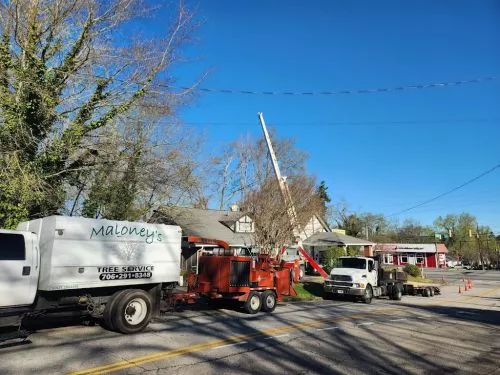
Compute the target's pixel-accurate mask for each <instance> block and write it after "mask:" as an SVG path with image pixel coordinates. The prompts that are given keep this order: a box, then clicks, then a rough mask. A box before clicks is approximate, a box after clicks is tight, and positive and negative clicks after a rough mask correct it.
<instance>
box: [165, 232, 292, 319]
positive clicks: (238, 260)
mask: <svg viewBox="0 0 500 375" xmlns="http://www.w3.org/2000/svg"><path fill="white" fill-rule="evenodd" d="M210 241H212V242H213V241H214V240H207V239H199V238H195V237H189V241H188V242H191V243H193V242H203V243H207V242H210ZM215 242H216V243H217V244H218V245H219V247H217V248H212V249H210V250H209V251H203V252H202V254H201V255H200V256H199V259H198V273H195V272H191V273H189V274H188V277H187V283H188V289H187V293H186V294H183V295H177V296H176V297H174V298H175V299H176V300H181V299H182V300H184V301H187V302H192V301H194V300H195V299H196V298H197V297H198V296H205V297H208V298H211V299H226V300H233V301H240V302H242V303H244V307H245V310H246V311H247V312H248V313H250V314H255V313H257V312H258V311H260V310H262V311H265V312H272V311H273V310H274V309H275V308H276V304H277V302H278V301H282V300H283V297H284V296H296V295H297V294H296V292H295V290H294V289H293V283H294V281H298V280H293V276H292V275H298V274H299V273H298V264H297V265H296V266H295V267H296V268H297V269H296V270H295V272H293V267H290V266H288V267H285V266H284V262H278V261H276V260H275V259H273V258H271V257H270V256H269V255H264V254H259V255H241V254H237V250H235V249H231V248H229V245H228V244H227V243H225V242H223V241H215Z"/></svg>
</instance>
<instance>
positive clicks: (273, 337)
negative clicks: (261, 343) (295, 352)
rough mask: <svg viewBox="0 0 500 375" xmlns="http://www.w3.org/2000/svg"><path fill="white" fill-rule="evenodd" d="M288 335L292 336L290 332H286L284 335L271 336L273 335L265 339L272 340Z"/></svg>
mask: <svg viewBox="0 0 500 375" xmlns="http://www.w3.org/2000/svg"><path fill="white" fill-rule="evenodd" d="M286 336H290V334H289V333H286V334H284V335H278V336H271V337H266V338H265V340H271V339H277V338H278V337H286Z"/></svg>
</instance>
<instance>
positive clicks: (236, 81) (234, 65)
mask: <svg viewBox="0 0 500 375" xmlns="http://www.w3.org/2000/svg"><path fill="white" fill-rule="evenodd" d="M188 4H190V5H191V6H196V7H197V16H198V19H200V20H202V25H201V27H200V29H199V30H198V31H197V37H199V39H200V40H199V42H198V43H197V44H196V45H194V46H192V47H190V50H189V55H190V56H193V57H196V59H194V60H192V61H191V62H189V63H187V64H185V65H184V66H183V67H182V68H180V69H178V73H179V84H180V85H183V84H186V85H187V84H190V83H192V82H193V80H194V79H195V78H196V77H197V76H198V75H199V74H200V73H202V72H203V71H206V70H207V69H212V70H211V73H210V75H209V76H208V77H207V79H206V80H205V81H204V82H203V84H202V87H206V88H213V89H236V90H255V91H280V90H281V91H286V90H290V91H329V90H332V91H335V90H342V89H370V88H386V87H387V88H389V87H395V86H401V85H415V84H425V83H436V82H448V81H456V80H462V79H464V80H465V79H472V78H478V77H487V76H495V75H496V76H499V77H500V2H498V1H486V0H484V1H458V0H453V1H416V2H408V1H405V2H402V1H377V2H375V1H333V0H332V1H308V2H306V1H263V0H259V1H220V0H219V1H199V2H188ZM151 25H152V27H156V26H155V25H158V20H156V21H154V22H152V23H151ZM259 111H262V112H263V113H264V116H265V119H266V122H267V123H268V125H272V126H274V127H275V128H276V129H277V131H278V134H279V135H286V136H293V137H295V138H296V140H297V146H298V147H299V148H301V149H303V150H306V151H307V152H308V153H309V160H308V168H309V171H310V172H311V173H313V174H314V175H315V176H316V177H317V179H318V181H320V180H325V182H326V184H327V186H328V187H329V193H330V195H331V196H332V198H333V199H334V201H338V200H339V199H345V200H347V202H349V203H350V205H351V208H352V209H353V210H354V211H358V212H366V211H369V212H373V213H384V214H386V215H390V214H392V213H395V212H398V211H401V210H403V209H406V208H408V207H410V206H413V205H414V204H416V203H419V202H422V201H425V200H427V199H429V198H432V197H434V196H436V195H438V194H440V193H443V192H444V191H447V190H449V189H451V188H453V187H455V186H458V185H460V184H462V183H463V182H465V181H467V180H469V179H471V178H473V177H475V176H476V175H479V174H480V173H482V172H484V171H486V170H488V169H490V168H491V167H493V166H495V165H497V164H499V163H500V79H498V80H495V81H490V82H482V83H475V84H466V85H465V84H464V85H461V86H453V87H447V88H434V89H425V90H409V91H396V92H387V93H373V94H349V95H333V96H321V95H315V96H266V95H241V94H223V93H207V94H203V95H202V96H200V97H199V98H198V99H197V100H196V101H195V102H194V103H193V104H192V105H190V106H189V107H187V108H186V109H184V110H183V111H182V112H181V117H182V119H183V120H184V121H185V122H186V123H188V124H192V126H195V127H196V128H197V129H199V130H200V131H204V132H206V133H207V134H208V142H209V145H210V146H209V147H210V148H212V149H213V148H216V147H218V146H219V145H222V144H223V143H226V142H228V141H231V140H234V139H236V138H238V137H239V136H240V135H242V134H245V133H251V134H254V135H259V134H260V132H261V130H260V128H259V125H258V121H257V112H259ZM463 211H466V212H469V213H471V214H473V215H475V216H476V217H477V218H478V219H479V223H480V224H481V225H489V226H490V227H492V228H493V229H494V231H495V232H497V233H498V232H500V168H499V169H497V170H496V171H494V172H493V173H491V174H489V175H487V176H485V177H483V178H482V179H480V180H478V181H477V182H475V183H473V184H471V185H469V186H467V187H465V188H463V189H461V190H458V191H457V192H455V193H453V194H450V195H449V196H447V197H444V198H442V199H439V200H437V201H436V202H433V203H431V204H429V205H425V206H423V207H420V208H418V209H415V210H412V211H409V212H407V213H405V214H402V215H399V219H400V220H403V219H405V218H414V219H416V220H418V221H420V222H421V223H423V224H431V223H432V221H433V220H434V219H435V218H436V217H437V216H438V215H445V214H447V213H460V212H463Z"/></svg>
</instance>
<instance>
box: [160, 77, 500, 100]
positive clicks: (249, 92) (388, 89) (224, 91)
mask: <svg viewBox="0 0 500 375" xmlns="http://www.w3.org/2000/svg"><path fill="white" fill-rule="evenodd" d="M498 78H499V77H497V76H489V77H480V78H472V79H466V80H459V81H448V82H437V83H428V84H418V85H405V86H395V87H381V88H375V89H344V90H335V91H254V90H236V89H235V90H233V89H213V88H205V87H194V88H193V87H175V86H168V85H158V86H159V87H164V88H175V89H180V90H194V91H201V92H207V93H218V94H246V95H284V96H319V95H325V96H328V95H346V94H371V93H377V92H393V91H409V90H422V89H430V88H442V87H449V86H459V85H463V84H470V83H480V82H486V81H493V80H496V79H498Z"/></svg>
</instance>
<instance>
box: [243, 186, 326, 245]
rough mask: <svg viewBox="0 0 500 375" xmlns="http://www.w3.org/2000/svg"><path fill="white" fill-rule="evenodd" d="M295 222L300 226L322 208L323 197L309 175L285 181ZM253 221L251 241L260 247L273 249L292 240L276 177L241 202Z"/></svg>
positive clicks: (291, 232) (288, 218)
mask: <svg viewBox="0 0 500 375" xmlns="http://www.w3.org/2000/svg"><path fill="white" fill-rule="evenodd" d="M288 186H289V190H290V194H291V196H292V200H293V204H294V207H295V210H296V212H297V219H298V222H299V223H300V225H301V226H302V227H304V226H305V224H306V223H307V222H308V221H309V220H310V219H311V218H312V217H313V216H314V215H318V214H319V213H320V212H321V207H322V201H321V198H320V197H319V195H318V194H317V188H316V184H315V181H314V179H313V178H312V177H307V176H295V177H294V178H293V179H290V180H289V182H288ZM242 207H243V210H244V211H246V212H249V213H250V214H251V215H252V217H253V219H254V222H255V233H254V241H255V243H256V244H257V245H258V246H260V247H261V251H263V252H266V253H272V252H273V251H275V250H276V249H277V248H279V247H280V246H282V245H285V244H290V243H293V241H294V236H293V230H294V227H293V224H292V222H291V220H290V217H289V216H288V209H289V207H287V205H286V204H285V201H284V199H283V195H282V193H281V191H280V189H279V186H278V182H277V181H276V179H275V178H270V179H268V180H267V181H266V182H265V183H264V185H263V186H261V187H260V188H258V189H254V190H252V191H250V192H249V194H248V196H247V198H246V199H245V201H244V202H243V206H242Z"/></svg>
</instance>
